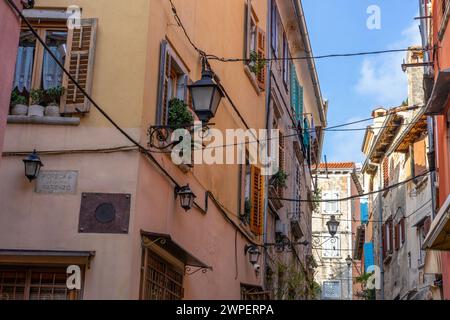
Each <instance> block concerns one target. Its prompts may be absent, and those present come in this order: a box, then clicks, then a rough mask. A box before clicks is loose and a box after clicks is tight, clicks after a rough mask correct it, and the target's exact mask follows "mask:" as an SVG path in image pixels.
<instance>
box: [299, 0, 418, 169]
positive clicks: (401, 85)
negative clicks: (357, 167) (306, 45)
mask: <svg viewBox="0 0 450 320" xmlns="http://www.w3.org/2000/svg"><path fill="white" fill-rule="evenodd" d="M302 3H303V7H304V10H305V16H306V20H307V23H308V29H309V33H310V38H311V43H312V47H313V51H314V54H315V55H323V54H329V53H347V52H360V51H378V50H386V49H398V48H407V47H408V46H410V45H414V44H420V34H419V29H418V22H417V20H414V17H417V15H418V12H419V9H418V3H419V1H418V0H320V1H317V0H303V1H302ZM371 5H377V6H378V7H379V8H380V9H381V29H380V30H369V29H368V28H367V19H368V18H369V14H368V13H367V8H368V7H369V6H371ZM404 58H405V53H393V54H392V53H390V54H384V55H379V56H370V57H367V56H366V57H352V58H332V59H323V60H317V61H316V65H317V69H318V73H319V80H320V84H321V88H322V94H323V96H324V98H326V99H328V100H329V112H328V119H329V120H328V125H329V126H333V125H336V124H341V123H347V122H351V121H355V120H359V119H364V118H369V117H370V114H371V111H372V110H373V109H375V107H377V106H384V107H386V108H389V107H393V106H398V105H400V104H401V103H402V101H403V100H405V99H406V97H407V84H406V76H405V74H404V73H403V72H402V70H401V63H402V61H403V59H404ZM368 124H370V122H366V123H360V124H357V125H354V126H352V127H353V128H364V127H365V126H367V125H368ZM352 127H347V128H352ZM363 136H364V131H350V132H328V133H327V134H326V136H325V145H324V151H323V154H324V155H326V156H327V160H328V161H357V162H362V161H363V159H364V155H363V154H362V153H361V152H360V149H361V143H362V139H363ZM322 160H323V159H322Z"/></svg>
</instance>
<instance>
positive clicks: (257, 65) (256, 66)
mask: <svg viewBox="0 0 450 320" xmlns="http://www.w3.org/2000/svg"><path fill="white" fill-rule="evenodd" d="M265 65H266V61H265V60H264V59H261V57H260V56H259V55H258V53H257V52H256V51H252V52H250V61H249V64H248V67H249V69H250V71H251V72H252V73H254V74H255V75H256V76H259V74H260V73H261V71H262V70H263V69H264V67H265Z"/></svg>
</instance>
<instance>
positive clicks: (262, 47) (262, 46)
mask: <svg viewBox="0 0 450 320" xmlns="http://www.w3.org/2000/svg"><path fill="white" fill-rule="evenodd" d="M257 39H258V43H257V54H258V57H259V58H260V59H265V58H266V34H265V32H264V31H263V30H262V29H261V28H258V37H257ZM256 79H257V81H258V87H259V89H261V90H265V88H266V67H265V66H264V68H262V69H261V70H260V71H259V73H258V74H257V75H256Z"/></svg>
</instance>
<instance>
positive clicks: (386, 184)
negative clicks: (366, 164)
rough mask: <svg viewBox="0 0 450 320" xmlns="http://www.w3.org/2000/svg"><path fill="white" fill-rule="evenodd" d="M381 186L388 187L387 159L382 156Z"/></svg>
mask: <svg viewBox="0 0 450 320" xmlns="http://www.w3.org/2000/svg"><path fill="white" fill-rule="evenodd" d="M383 186H384V188H387V187H389V160H388V158H384V160H383Z"/></svg>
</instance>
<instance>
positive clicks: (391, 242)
mask: <svg viewBox="0 0 450 320" xmlns="http://www.w3.org/2000/svg"><path fill="white" fill-rule="evenodd" d="M388 233H389V235H388V236H389V238H388V239H389V253H392V252H394V239H393V237H394V224H393V222H392V220H390V221H389V223H388Z"/></svg>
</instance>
